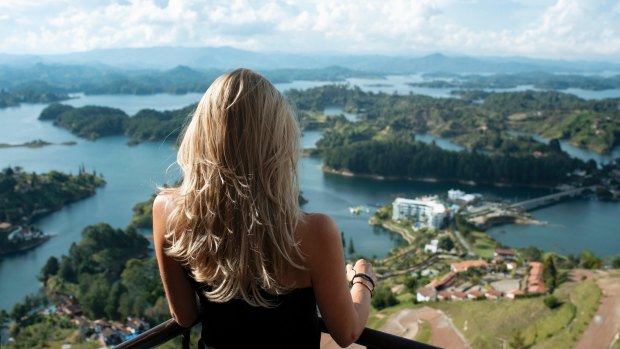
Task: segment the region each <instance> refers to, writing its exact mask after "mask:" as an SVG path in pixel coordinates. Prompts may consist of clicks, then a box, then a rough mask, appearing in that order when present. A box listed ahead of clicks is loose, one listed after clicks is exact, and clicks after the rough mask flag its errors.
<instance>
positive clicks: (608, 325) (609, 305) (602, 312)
mask: <svg viewBox="0 0 620 349" xmlns="http://www.w3.org/2000/svg"><path fill="white" fill-rule="evenodd" d="M612 273H615V274H612ZM582 276H585V277H586V278H591V277H594V278H598V279H597V284H598V286H599V287H600V288H601V292H602V295H601V305H600V306H599V308H598V310H597V312H596V314H595V315H594V318H593V319H592V321H591V322H590V325H589V326H588V328H587V329H586V330H585V332H584V333H583V335H582V336H581V339H580V340H579V341H578V342H577V345H576V346H575V348H576V349H596V348H601V349H603V348H610V347H611V345H612V344H613V342H614V340H617V337H618V335H619V334H620V272H618V271H617V270H616V271H611V272H604V271H590V270H574V271H573V272H572V273H571V279H573V280H577V281H578V280H581V278H582Z"/></svg>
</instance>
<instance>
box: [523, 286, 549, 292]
mask: <svg viewBox="0 0 620 349" xmlns="http://www.w3.org/2000/svg"><path fill="white" fill-rule="evenodd" d="M545 292H547V289H546V288H545V285H540V284H538V285H530V286H528V287H527V293H533V294H536V293H538V294H543V293H545Z"/></svg>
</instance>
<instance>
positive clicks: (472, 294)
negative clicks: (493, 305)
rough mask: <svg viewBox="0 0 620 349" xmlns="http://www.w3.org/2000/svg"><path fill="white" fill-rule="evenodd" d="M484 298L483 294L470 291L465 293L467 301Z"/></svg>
mask: <svg viewBox="0 0 620 349" xmlns="http://www.w3.org/2000/svg"><path fill="white" fill-rule="evenodd" d="M483 297H484V293H482V292H480V291H476V290H471V291H469V292H467V298H469V299H480V298H483Z"/></svg>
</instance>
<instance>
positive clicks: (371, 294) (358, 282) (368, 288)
mask: <svg viewBox="0 0 620 349" xmlns="http://www.w3.org/2000/svg"><path fill="white" fill-rule="evenodd" d="M355 284H362V285H364V287H366V289H367V290H368V291H370V298H372V296H373V294H374V292H373V291H374V290H375V288H374V287H373V288H372V290H371V289H370V287H368V285H366V284H365V283H364V282H362V281H355V282H354V283H353V284H352V285H351V287H353V285H355Z"/></svg>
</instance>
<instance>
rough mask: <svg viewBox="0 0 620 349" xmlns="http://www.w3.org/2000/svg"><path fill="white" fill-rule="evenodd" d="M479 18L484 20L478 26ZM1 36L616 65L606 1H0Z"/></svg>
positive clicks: (38, 43) (616, 18)
mask: <svg viewBox="0 0 620 349" xmlns="http://www.w3.org/2000/svg"><path fill="white" fill-rule="evenodd" d="M488 13H491V15H490V16H489V15H488ZM493 14H494V15H495V16H493ZM485 17H486V18H489V19H488V23H486V25H483V24H485V23H481V22H484V18H485ZM492 17H495V18H492ZM472 18H474V19H476V20H472ZM478 18H482V19H483V20H477V19H478ZM498 18H499V19H498ZM0 31H1V32H3V34H4V35H3V37H0V52H32V53H47V52H67V51H81V50H89V49H96V48H109V47H146V46H161V45H176V46H233V47H237V48H242V49H249V50H263V51H265V50H266V51H292V52H317V51H318V52H322V51H341V52H354V53H392V54H399V53H400V54H407V53H412V52H433V51H447V52H459V53H464V54H470V55H515V54H518V55H528V56H538V57H552V58H560V57H561V58H587V57H596V58H599V57H609V58H613V57H615V58H618V57H620V4H619V3H618V2H617V1H610V0H599V1H590V0H511V1H506V2H497V1H495V0H417V1H412V0H384V1H381V2H378V1H363V2H362V1H358V0H341V1H329V0H311V1H293V0H279V1H250V0H209V1H198V0H184V1H183V0H169V1H166V0H125V1H106V0H93V1H84V2H75V1H68V0H41V1H18V0H2V1H0Z"/></svg>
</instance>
